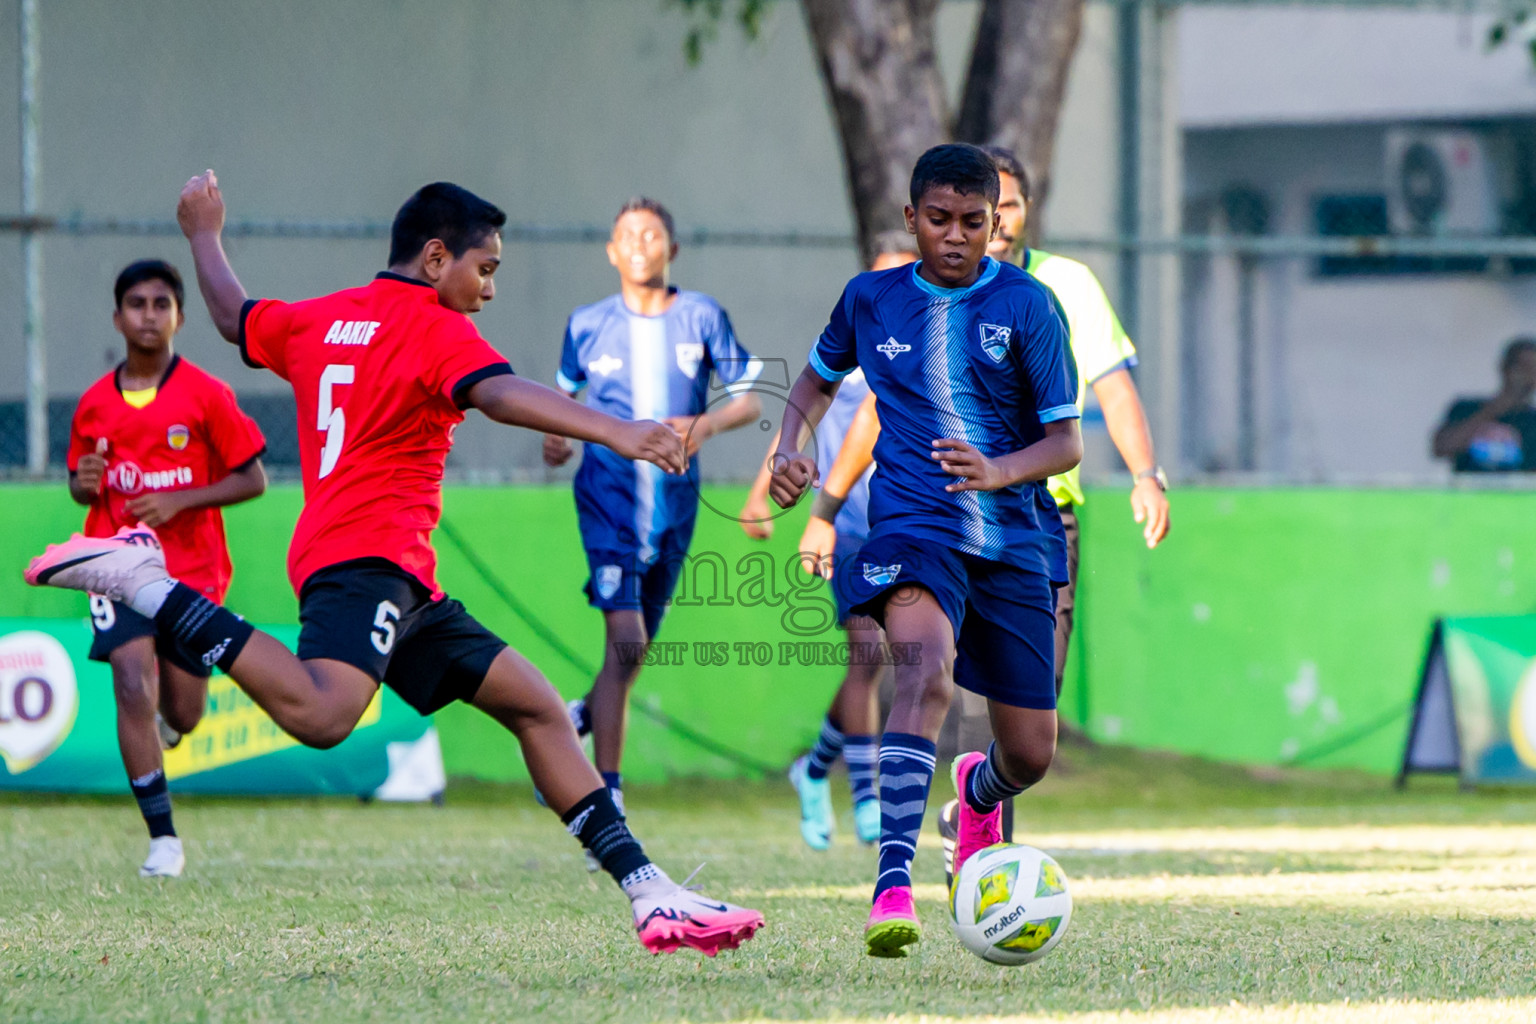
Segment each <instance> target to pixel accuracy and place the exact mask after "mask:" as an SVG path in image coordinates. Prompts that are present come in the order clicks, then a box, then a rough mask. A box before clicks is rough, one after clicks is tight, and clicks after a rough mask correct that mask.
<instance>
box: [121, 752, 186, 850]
mask: <svg viewBox="0 0 1536 1024" xmlns="http://www.w3.org/2000/svg"><path fill="white" fill-rule="evenodd" d="M128 786H129V788H130V789H132V790H133V798H134V799H135V800H137V801H138V802H139V813H140V814H142V815H144V824H146V825H148V826H149V838H151V839H159V838H160V837H161V836H174V835H175V834H176V826H174V825H172V824H171V789H170V786H169V785H167V784H166V781H165V772H164V771H162V770H161V769H159V768H156V769H155V770H154V771H152V772H150V773H149V774H148V775H144V776H141V777H140V778H137V779H129V780H128Z"/></svg>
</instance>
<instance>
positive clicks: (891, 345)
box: [875, 338, 912, 360]
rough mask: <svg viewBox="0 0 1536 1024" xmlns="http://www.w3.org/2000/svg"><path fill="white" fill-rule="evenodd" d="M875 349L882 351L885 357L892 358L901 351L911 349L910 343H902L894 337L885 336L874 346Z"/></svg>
mask: <svg viewBox="0 0 1536 1024" xmlns="http://www.w3.org/2000/svg"><path fill="white" fill-rule="evenodd" d="M875 351H876V352H880V353H882V354H883V355H884V356H885V357H886V358H887V359H892V360H894V359H895V358H896V357H897V356H899V355H901V354H902V353H903V352H910V351H912V346H911V345H903V344H902V343H901V342H899V341H897V340H896V339H895V338H886V339H885V341H883V342H881V343H880V344H878V345H876V346H875Z"/></svg>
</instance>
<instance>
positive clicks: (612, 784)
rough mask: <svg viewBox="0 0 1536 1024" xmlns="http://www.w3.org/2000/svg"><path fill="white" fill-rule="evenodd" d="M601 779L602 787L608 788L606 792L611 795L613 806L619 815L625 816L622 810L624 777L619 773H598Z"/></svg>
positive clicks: (625, 812) (624, 811)
mask: <svg viewBox="0 0 1536 1024" xmlns="http://www.w3.org/2000/svg"><path fill="white" fill-rule="evenodd" d="M598 774H599V775H601V776H602V777H603V785H605V786H607V787H608V792H609V793H611V794H613V805H614V806H615V807H617V808H618V809H619V813H620V814H627V813H629V812H628V811H626V810H624V776H623V775H621V774H620V773H619V772H599V773H598Z"/></svg>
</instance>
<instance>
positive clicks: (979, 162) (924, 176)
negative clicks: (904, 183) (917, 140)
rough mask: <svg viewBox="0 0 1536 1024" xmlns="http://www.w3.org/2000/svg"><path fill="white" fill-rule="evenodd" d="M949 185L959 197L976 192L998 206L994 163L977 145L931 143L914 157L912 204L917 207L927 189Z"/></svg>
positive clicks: (998, 189)
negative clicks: (925, 149)
mask: <svg viewBox="0 0 1536 1024" xmlns="http://www.w3.org/2000/svg"><path fill="white" fill-rule="evenodd" d="M946 187H948V188H952V189H954V190H955V191H956V192H958V193H959V194H960V195H962V196H974V195H979V196H981V197H982V198H983V199H985V200H986V201H987V202H989V203H991V204H992V207H993V209H996V208H997V196H998V193H999V191H1000V186H999V185H998V181H997V165H996V164H994V163H993V162H992V158H991V157H990V156H988V155H987V154H986V153H985V152H984V151H983V150H981V149H980V148H978V147H976V146H972V145H969V144H967V143H964V142H951V143H947V144H945V145H943V146H934V147H933V148H932V149H930V150H929V151H928V152H926V153H924V154H923V155H922V156H920V157H918V158H917V166H916V167H914V168H912V205H913V207H916V206H917V205H918V203H919V201H920V200H921V199H922V198H923V195H924V194H925V193H927V192H928V190H929V189H934V188H946Z"/></svg>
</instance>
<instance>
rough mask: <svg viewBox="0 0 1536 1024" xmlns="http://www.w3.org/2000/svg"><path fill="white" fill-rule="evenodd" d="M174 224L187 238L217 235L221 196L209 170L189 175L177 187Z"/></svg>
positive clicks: (221, 213) (221, 220)
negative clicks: (185, 180) (179, 193)
mask: <svg viewBox="0 0 1536 1024" xmlns="http://www.w3.org/2000/svg"><path fill="white" fill-rule="evenodd" d="M176 223H178V224H180V225H181V233H182V234H184V235H186V236H187V237H188V238H192V237H193V236H195V235H200V234H210V233H211V234H218V233H219V232H221V231H223V230H224V195H223V193H221V192H220V191H219V178H218V175H216V174H214V173H213V171H212V170H207V171H204V172H203V173H202V174H198V175H195V176H193V178H192V179H191V180H190V181H188V182H187V183H186V184H185V185H184V186H182V189H181V198H180V199H179V200H178V201H177V203H176Z"/></svg>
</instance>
